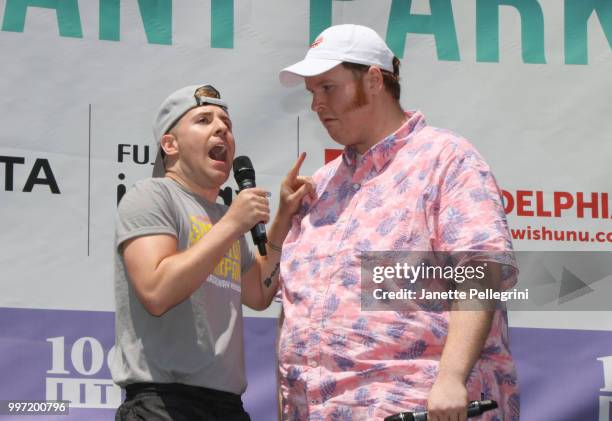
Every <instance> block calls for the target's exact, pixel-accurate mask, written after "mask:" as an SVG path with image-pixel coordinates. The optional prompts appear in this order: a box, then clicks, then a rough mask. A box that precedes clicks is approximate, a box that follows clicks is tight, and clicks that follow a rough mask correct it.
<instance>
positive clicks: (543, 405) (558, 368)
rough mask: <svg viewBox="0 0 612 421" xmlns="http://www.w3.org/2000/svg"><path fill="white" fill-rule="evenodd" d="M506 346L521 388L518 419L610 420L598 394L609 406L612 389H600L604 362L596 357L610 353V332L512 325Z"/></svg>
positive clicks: (611, 348) (602, 386) (611, 352)
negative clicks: (508, 347)
mask: <svg viewBox="0 0 612 421" xmlns="http://www.w3.org/2000/svg"><path fill="white" fill-rule="evenodd" d="M510 346H511V348H512V355H513V357H514V359H515V361H516V364H517V369H518V375H519V384H520V388H521V421H548V420H551V421H552V420H555V421H556V420H567V421H570V420H581V421H582V420H585V421H586V420H592V421H608V420H612V418H611V417H610V415H609V413H606V412H604V411H605V410H604V409H602V412H601V413H600V408H599V406H600V404H599V402H600V400H601V401H602V402H604V403H605V404H604V405H602V406H604V407H605V408H607V409H608V411H609V408H610V404H609V402H611V401H612V390H611V391H608V392H603V391H600V389H602V388H604V364H603V363H602V361H599V360H598V358H602V357H607V356H610V355H612V332H604V331H589V330H566V329H532V328H512V329H510ZM610 369H612V367H610ZM610 375H611V376H612V373H610ZM606 405H607V406H606Z"/></svg>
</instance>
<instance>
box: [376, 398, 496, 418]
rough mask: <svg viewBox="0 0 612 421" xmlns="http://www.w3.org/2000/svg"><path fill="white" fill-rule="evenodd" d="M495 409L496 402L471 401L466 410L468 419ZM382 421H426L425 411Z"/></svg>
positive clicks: (399, 415)
mask: <svg viewBox="0 0 612 421" xmlns="http://www.w3.org/2000/svg"><path fill="white" fill-rule="evenodd" d="M495 408H497V402H495V401H492V400H486V401H472V402H470V404H469V405H468V408H467V416H468V418H471V417H476V416H478V415H481V414H482V413H483V412H486V411H490V410H491V409H495ZM384 421H427V411H423V412H400V413H399V414H393V415H389V416H388V417H385V420H384Z"/></svg>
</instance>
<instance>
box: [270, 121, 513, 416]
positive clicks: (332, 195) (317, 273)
mask: <svg viewBox="0 0 612 421" xmlns="http://www.w3.org/2000/svg"><path fill="white" fill-rule="evenodd" d="M406 117H407V121H406V122H405V124H403V125H402V127H400V128H399V129H398V130H397V131H396V132H395V133H393V134H392V135H390V136H388V137H387V138H385V139H383V140H381V141H380V142H378V143H377V144H376V145H374V146H373V147H372V148H370V149H369V150H368V151H367V152H366V153H365V154H364V155H363V157H362V159H361V160H359V161H360V162H358V161H357V159H356V158H357V154H356V151H355V150H354V149H353V148H351V147H347V148H345V150H344V152H343V154H342V155H341V156H340V157H338V158H337V159H335V160H334V161H332V162H330V163H329V164H327V165H326V166H324V167H323V168H321V169H320V170H319V171H317V172H316V173H315V174H314V176H313V178H314V181H315V182H316V184H317V199H316V200H314V201H313V202H309V201H306V202H305V203H304V205H303V206H302V209H301V210H300V212H299V214H298V215H297V216H296V217H294V220H293V225H292V228H291V230H290V232H289V235H288V236H287V238H286V240H285V243H284V245H283V254H282V259H281V286H282V290H281V293H282V300H283V309H284V312H285V321H284V323H283V326H282V328H281V333H280V340H279V363H280V371H281V393H282V398H283V419H284V420H326V421H327V420H344V421H348V420H355V421H357V420H359V421H360V420H371V419H383V418H384V417H385V416H388V415H391V414H393V413H397V412H400V411H407V410H419V409H423V408H425V407H426V404H427V397H428V393H429V390H430V389H431V386H432V385H433V383H434V381H435V379H436V375H437V372H438V365H439V360H440V355H441V353H442V349H443V347H444V343H445V340H446V335H447V330H448V321H449V313H448V312H427V311H362V310H361V272H360V270H361V266H360V263H361V262H360V260H359V255H360V254H361V253H362V252H366V251H386V250H403V251H410V250H415V251H427V250H437V251H453V250H490V251H511V250H512V245H511V241H510V236H509V232H508V226H507V223H506V219H505V214H504V211H503V206H502V203H501V198H500V192H499V188H498V187H497V184H496V182H495V179H494V178H493V175H492V174H491V172H490V170H489V167H488V166H487V164H486V163H485V162H484V161H483V159H482V158H481V156H480V155H479V154H478V153H477V152H476V151H475V149H474V148H473V147H472V146H471V145H470V143H468V142H467V141H466V140H465V139H463V138H461V137H459V136H457V135H455V134H453V133H451V132H449V131H446V130H440V129H436V128H434V127H431V126H428V125H427V124H426V122H425V119H424V117H423V115H422V114H421V113H419V112H410V113H407V114H406ZM500 255H501V254H500ZM493 256H495V255H493ZM505 256H507V254H506V255H505ZM501 260H504V259H501V257H500V263H503V264H506V265H507V266H506V269H508V268H509V269H510V270H505V271H504V273H505V278H504V279H503V280H502V285H501V286H502V289H507V288H509V287H511V286H512V285H513V284H514V282H515V280H516V276H515V275H516V271H515V270H514V267H515V264H514V261H513V258H512V259H510V261H507V260H506V261H501ZM469 328H470V327H469V326H466V329H469ZM467 387H468V393H469V396H468V398H469V399H470V400H473V399H480V398H481V393H483V394H484V395H485V399H495V400H497V402H498V404H499V405H500V408H501V409H500V410H497V411H492V412H491V413H488V414H486V415H483V417H482V419H483V420H494V419H504V420H506V421H511V420H515V419H516V420H518V413H519V412H518V411H519V396H518V385H517V379H516V373H515V369H514V364H513V362H512V358H511V356H510V352H509V349H508V337H507V319H506V314H505V312H504V311H501V310H500V311H496V313H495V316H494V319H493V324H492V328H491V331H490V334H489V336H488V338H487V340H486V343H485V346H484V348H483V351H482V353H481V357H480V359H479V360H478V362H477V363H476V364H475V366H474V368H473V369H472V372H471V373H470V376H469V379H468V383H467ZM502 411H503V412H502ZM495 417H497V418H495Z"/></svg>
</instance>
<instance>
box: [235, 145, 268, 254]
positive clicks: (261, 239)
mask: <svg viewBox="0 0 612 421" xmlns="http://www.w3.org/2000/svg"><path fill="white" fill-rule="evenodd" d="M234 178H235V179H236V183H237V184H238V190H239V191H242V190H244V189H249V188H251V187H255V170H254V169H253V164H252V163H251V160H250V159H249V157H248V156H238V157H236V159H234ZM251 236H252V237H253V243H255V245H256V246H257V250H259V255H260V256H265V255H266V254H267V252H266V242H267V241H268V238H267V237H266V226H265V225H264V223H263V222H258V223H257V224H256V225H255V226H254V227H253V228H251Z"/></svg>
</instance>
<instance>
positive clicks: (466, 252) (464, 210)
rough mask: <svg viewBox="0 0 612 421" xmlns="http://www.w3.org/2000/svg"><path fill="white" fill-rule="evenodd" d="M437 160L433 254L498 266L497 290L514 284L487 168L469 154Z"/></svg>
mask: <svg viewBox="0 0 612 421" xmlns="http://www.w3.org/2000/svg"><path fill="white" fill-rule="evenodd" d="M452 151H453V153H452V154H448V155H447V156H446V157H441V162H443V163H444V165H443V171H442V172H441V177H440V188H439V196H438V198H439V203H438V212H437V215H436V221H435V230H436V235H435V238H434V241H433V242H434V244H433V246H434V249H435V250H438V251H442V252H448V253H450V254H451V255H452V256H453V260H454V261H455V262H457V263H459V264H465V263H467V262H468V261H470V260H478V261H494V262H497V263H500V264H502V265H503V266H502V269H503V270H502V284H501V288H502V289H507V288H510V287H512V286H513V285H514V284H515V283H516V274H517V265H516V261H515V257H514V252H513V249H512V241H511V237H510V232H509V229H508V223H507V221H506V215H505V212H504V207H503V204H502V199H501V193H500V189H499V187H498V186H497V182H496V181H495V178H494V176H493V174H492V173H491V170H490V168H489V166H488V165H487V164H486V163H485V162H484V160H483V159H482V158H481V157H480V155H478V153H477V152H476V151H474V150H473V149H466V148H453V149H452Z"/></svg>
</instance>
